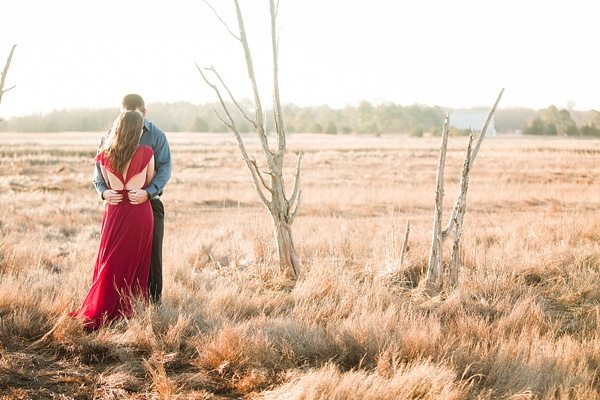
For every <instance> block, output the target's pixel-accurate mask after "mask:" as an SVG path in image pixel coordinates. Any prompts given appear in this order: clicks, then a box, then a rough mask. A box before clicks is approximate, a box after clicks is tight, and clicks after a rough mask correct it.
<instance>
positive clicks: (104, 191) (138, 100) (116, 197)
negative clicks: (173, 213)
mask: <svg viewBox="0 0 600 400" xmlns="http://www.w3.org/2000/svg"><path fill="white" fill-rule="evenodd" d="M121 110H122V111H125V110H132V111H133V110H136V111H138V112H140V113H141V114H142V115H143V116H144V117H146V112H147V110H146V105H145V103H144V99H142V97H141V96H140V95H137V94H128V95H126V96H125V97H123V100H122V101H121ZM107 133H108V132H107ZM105 138H106V133H105V134H104V137H103V138H102V142H101V143H100V146H102V143H103V142H104V139H105ZM140 144H141V145H146V146H150V147H151V148H152V150H154V170H155V174H154V178H153V179H152V182H151V183H150V185H148V186H147V187H146V189H139V190H131V191H129V192H128V194H127V197H128V200H129V201H130V202H131V203H132V204H141V203H143V202H145V201H148V200H149V201H150V204H151V205H152V211H153V213H154V234H153V236H152V258H151V261H150V274H149V277H148V295H149V297H150V301H152V302H153V303H156V304H159V303H160V300H161V294H162V244H163V234H164V226H165V225H164V220H165V211H164V207H163V203H162V201H161V200H160V196H161V195H162V193H163V189H164V187H165V185H166V184H167V182H168V181H169V178H171V168H172V165H171V149H170V147H169V142H168V141H167V137H166V135H165V134H164V132H163V131H162V130H161V129H160V128H159V127H157V126H156V125H154V124H153V123H152V122H150V121H148V120H147V119H144V131H143V133H142V137H141V139H140ZM94 186H96V190H97V191H98V194H99V195H100V197H102V199H103V200H106V201H107V202H108V203H110V204H118V203H120V202H121V201H122V200H123V196H122V195H121V194H119V193H118V192H116V191H114V190H111V189H109V188H108V186H107V185H106V182H105V181H104V178H103V176H102V171H101V169H100V165H99V164H98V163H96V168H95V170H94Z"/></svg>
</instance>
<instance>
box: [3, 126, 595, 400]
mask: <svg viewBox="0 0 600 400" xmlns="http://www.w3.org/2000/svg"><path fill="white" fill-rule="evenodd" d="M168 136H169V140H170V142H171V147H172V153H173V159H174V169H173V177H172V179H171V181H170V183H169V185H168V186H167V188H166V191H165V195H164V196H163V201H164V203H165V209H166V213H167V215H166V221H165V222H166V233H165V243H164V246H165V247H164V264H165V265H164V268H165V287H164V291H163V306H162V307H161V308H160V309H157V308H153V307H148V308H143V307H140V310H139V314H138V316H137V317H135V318H133V319H131V320H128V321H120V322H118V323H116V324H114V325H113V326H111V327H108V328H105V329H102V330H100V331H99V332H95V333H92V334H85V333H83V331H82V329H81V325H79V323H78V322H76V321H73V320H71V319H70V318H69V317H68V316H67V315H66V314H67V313H68V312H69V311H74V310H75V309H76V308H77V307H78V306H79V305H80V303H81V301H82V300H83V297H84V295H85V293H86V292H87V290H88V288H89V282H90V280H91V273H92V268H93V262H94V259H95V256H96V250H97V246H98V242H99V230H100V221H101V217H102V207H103V206H102V203H101V201H100V199H99V197H98V196H97V195H96V193H95V191H94V190H93V187H92V184H91V177H92V167H93V165H92V160H93V156H94V155H95V150H96V146H97V143H98V141H99V138H100V134H99V133H79V134H38V135H26V134H0V204H1V206H0V341H1V345H0V398H2V399H44V398H56V399H90V398H96V399H124V398H134V399H154V398H160V399H169V398H180V399H227V398H248V399H250V398H251V399H340V400H341V399H598V398H600V251H599V250H600V215H599V214H598V206H597V205H598V202H599V201H600V162H599V160H600V141H597V140H575V139H561V138H554V139H540V138H537V139H531V138H521V137H492V138H486V139H485V140H484V142H483V145H482V147H481V150H480V152H479V155H478V156H477V160H476V162H475V166H474V169H473V171H472V174H471V179H470V187H469V193H468V202H467V204H468V212H467V215H466V218H465V227H464V231H463V242H462V243H463V247H462V257H463V262H462V267H461V271H460V278H459V279H460V284H459V287H458V288H457V289H456V290H454V291H450V292H445V293H442V294H441V295H433V294H431V293H427V292H426V291H425V290H424V289H423V286H422V284H421V285H420V284H419V283H420V281H421V280H422V279H423V278H424V273H425V269H426V267H427V261H428V256H429V246H430V241H431V237H430V235H431V227H432V221H433V206H434V196H435V173H436V166H437V159H438V154H439V142H440V139H439V138H410V137H408V136H382V137H373V136H328V135H292V136H290V137H289V139H288V147H289V150H290V152H289V153H288V156H287V162H288V163H289V168H288V169H287V171H286V172H287V173H288V174H289V175H288V182H290V183H291V181H292V179H291V178H292V173H293V167H294V163H295V156H294V153H295V152H296V151H297V150H298V149H300V148H302V149H303V151H304V153H305V155H304V158H303V165H302V179H301V186H302V189H303V204H302V205H301V210H300V215H299V216H298V219H297V220H296V223H295V225H294V235H295V241H296V248H297V250H298V252H299V255H300V257H301V261H302V264H303V273H302V276H301V278H300V279H299V280H298V282H297V283H296V284H295V285H293V284H291V283H290V282H288V281H286V280H285V279H283V277H282V276H280V274H278V272H277V271H278V266H277V258H276V254H275V252H274V244H273V241H274V239H273V234H272V231H271V221H270V217H269V215H268V213H267V211H266V210H265V209H264V208H263V206H262V205H261V204H260V203H259V201H258V197H257V195H256V194H255V192H254V190H253V188H252V184H251V181H250V177H249V173H248V171H247V169H246V167H245V166H244V164H243V163H242V160H241V156H240V154H239V150H238V148H237V145H236V144H235V142H234V139H233V137H232V136H231V135H229V134H210V135H209V134H168ZM247 139H248V150H249V151H251V153H252V154H254V155H255V156H256V158H257V159H258V160H259V161H260V160H262V155H261V154H260V153H259V150H258V146H257V141H256V139H254V137H253V136H251V135H250V136H248V138H247ZM465 150H466V139H465V138H450V142H449V152H448V159H447V166H446V201H445V204H446V205H447V209H448V210H449V208H450V206H451V205H452V202H453V200H454V195H455V192H456V189H457V185H458V179H459V170H460V168H461V166H462V160H463V157H464V153H465ZM447 213H448V212H446V215H447ZM407 220H410V224H411V233H410V236H409V250H408V253H407V255H406V258H405V260H404V264H403V265H399V256H400V250H401V245H402V240H403V236H404V227H405V224H406V221H407ZM444 224H445V221H444ZM446 253H449V251H446Z"/></svg>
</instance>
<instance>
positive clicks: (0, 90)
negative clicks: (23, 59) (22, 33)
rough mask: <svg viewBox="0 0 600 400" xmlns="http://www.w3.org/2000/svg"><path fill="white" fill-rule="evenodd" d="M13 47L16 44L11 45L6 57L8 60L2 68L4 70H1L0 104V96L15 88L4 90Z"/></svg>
mask: <svg viewBox="0 0 600 400" xmlns="http://www.w3.org/2000/svg"><path fill="white" fill-rule="evenodd" d="M15 47H17V45H16V44H15V45H13V47H12V49H11V50H10V54H9V55H8V60H6V65H5V66H4V70H2V79H1V80H0V103H1V102H2V95H3V94H4V93H6V92H8V91H9V90H11V89H14V88H15V87H16V86H12V87H9V88H8V89H4V82H5V80H6V75H7V74H8V68H9V67H10V63H11V61H12V57H13V53H14V52H15Z"/></svg>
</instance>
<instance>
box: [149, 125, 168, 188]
mask: <svg viewBox="0 0 600 400" xmlns="http://www.w3.org/2000/svg"><path fill="white" fill-rule="evenodd" d="M154 163H155V166H156V167H155V170H156V173H155V174H154V178H153V179H152V182H151V183H150V185H148V186H147V187H146V192H147V193H148V198H150V199H151V198H152V197H154V196H156V195H158V194H162V192H163V189H164V187H165V186H166V185H167V182H168V181H169V179H170V178H171V169H172V163H171V148H170V147H169V142H168V141H167V137H166V136H165V134H164V133H163V134H162V135H158V138H157V142H156V144H155V146H154Z"/></svg>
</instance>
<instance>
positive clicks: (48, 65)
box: [0, 0, 600, 118]
mask: <svg viewBox="0 0 600 400" xmlns="http://www.w3.org/2000/svg"><path fill="white" fill-rule="evenodd" d="M596 3H597V2H596V1H595V0H586V1H584V0H570V1H555V0H504V1H484V0H453V1H447V0H412V1H404V0H362V1H358V0H281V1H280V12H279V16H278V21H277V24H278V27H279V39H280V60H279V63H280V66H279V67H280V75H279V79H280V87H281V99H282V101H283V102H284V103H295V104H297V105H300V106H309V105H322V104H329V105H331V106H334V107H343V106H345V105H347V104H352V105H355V104H358V102H360V101H362V100H367V101H370V102H372V103H375V104H377V103H381V102H386V101H392V102H394V103H396V104H400V105H405V106H408V105H412V104H415V103H420V104H425V105H429V106H434V105H439V106H443V107H452V108H460V107H473V106H485V107H490V106H491V105H492V104H493V102H494V101H495V99H496V97H497V95H498V93H499V92H500V90H501V89H502V88H505V93H504V96H503V99H502V102H501V107H530V108H536V109H540V108H546V107H548V106H549V105H556V106H557V107H559V108H564V107H566V106H567V105H568V104H569V102H573V103H574V104H575V107H574V108H575V109H577V110H589V109H596V110H600V77H599V73H598V69H599V66H600V50H599V43H600V40H599V39H600V29H598V18H597V16H598V15H599V13H598V8H599V7H598V6H597V5H596ZM211 4H213V5H214V6H215V7H217V6H218V9H219V10H220V13H221V15H222V17H223V19H225V20H227V21H229V22H230V28H231V29H232V30H234V31H237V25H236V24H235V12H234V6H233V1H232V0H231V1H228V0H212V1H211ZM240 6H241V8H242V11H243V12H244V15H245V20H246V25H247V29H248V35H249V40H250V46H251V49H252V51H253V57H254V60H255V63H256V69H257V73H258V74H259V78H260V81H259V84H260V85H261V91H262V92H263V95H264V96H263V103H264V104H265V105H266V106H268V105H270V101H271V93H272V90H271V86H270V83H269V80H270V76H271V74H272V68H271V64H270V61H271V55H270V38H269V36H268V35H269V26H268V16H269V6H268V1H267V0H240ZM0 10H1V11H2V19H1V21H0V68H2V67H3V66H4V63H5V61H6V58H7V57H8V54H9V52H10V49H11V47H12V45H13V44H17V48H16V50H15V54H14V57H13V62H12V64H11V67H10V70H9V73H8V77H7V80H6V85H5V88H7V87H10V86H13V85H16V88H15V89H13V90H11V91H9V92H7V93H6V94H5V95H4V97H3V99H2V103H1V104H0V116H2V117H4V118H9V117H11V116H14V115H24V114H29V113H48V112H50V111H52V110H54V109H65V108H77V107H86V108H93V107H117V106H118V105H119V101H120V99H121V97H122V96H123V95H124V94H126V93H131V92H134V93H139V94H141V95H142V96H143V97H144V99H145V100H146V103H153V102H177V101H189V102H192V103H196V104H203V103H206V102H212V101H216V96H215V94H214V92H212V91H211V89H209V88H208V87H207V86H206V84H205V83H204V82H203V81H202V79H201V77H200V75H199V73H198V71H197V70H196V66H195V64H194V63H195V62H197V63H198V64H199V65H200V66H210V65H213V66H214V67H215V68H216V69H217V70H218V71H219V72H220V73H221V75H222V76H223V77H224V79H225V80H226V82H227V83H228V85H229V86H230V88H231V89H232V90H233V92H234V93H235V95H236V97H237V98H239V99H241V98H244V97H251V92H250V84H249V80H248V78H247V74H246V70H245V64H244V60H243V54H242V49H241V46H240V45H239V44H238V42H237V41H236V40H234V39H233V38H232V37H231V36H230V35H229V33H227V31H226V30H225V28H224V27H223V25H222V24H221V23H220V22H219V21H218V20H217V18H216V17H215V15H214V14H213V12H212V11H211V10H210V9H209V8H208V6H206V5H205V4H204V2H202V1H201V0H176V1H170V2H167V1H164V0H162V1H159V0H103V1H94V2H89V1H81V0H53V1H46V0H39V1H36V0H2V3H0ZM149 112H150V113H151V109H150V110H149Z"/></svg>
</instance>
